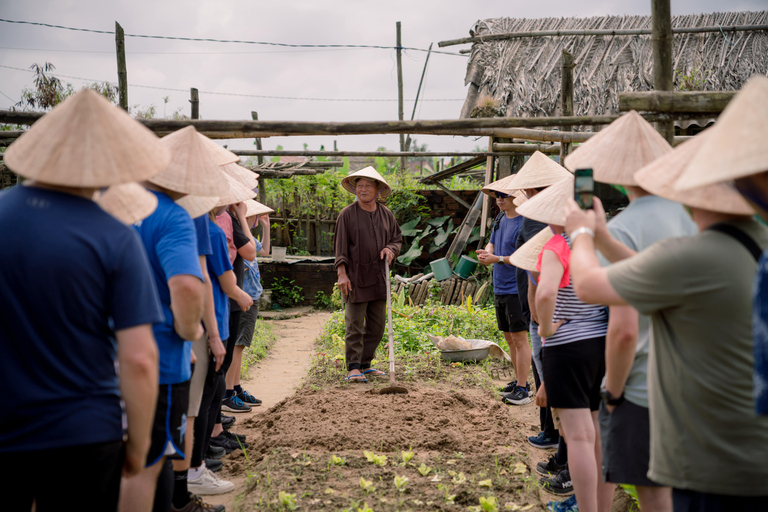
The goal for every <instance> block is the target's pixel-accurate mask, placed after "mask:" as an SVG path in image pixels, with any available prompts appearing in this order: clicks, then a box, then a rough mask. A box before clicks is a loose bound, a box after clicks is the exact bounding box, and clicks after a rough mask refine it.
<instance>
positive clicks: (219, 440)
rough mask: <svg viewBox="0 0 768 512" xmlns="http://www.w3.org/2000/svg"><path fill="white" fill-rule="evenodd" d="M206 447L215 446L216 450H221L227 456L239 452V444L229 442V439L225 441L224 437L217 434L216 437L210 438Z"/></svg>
mask: <svg viewBox="0 0 768 512" xmlns="http://www.w3.org/2000/svg"><path fill="white" fill-rule="evenodd" d="M208 446H216V447H218V448H222V449H223V450H224V451H225V452H226V453H227V455H229V454H230V453H232V452H233V451H235V450H239V449H240V445H239V444H237V443H233V442H232V441H230V440H229V439H227V438H226V437H224V436H223V435H221V434H219V435H218V436H216V437H212V438H211V439H210V440H209V441H208Z"/></svg>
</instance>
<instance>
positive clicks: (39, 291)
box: [0, 186, 163, 453]
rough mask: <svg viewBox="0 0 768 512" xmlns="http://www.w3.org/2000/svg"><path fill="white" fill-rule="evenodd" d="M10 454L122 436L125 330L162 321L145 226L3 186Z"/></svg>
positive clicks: (1, 440)
mask: <svg viewBox="0 0 768 512" xmlns="http://www.w3.org/2000/svg"><path fill="white" fill-rule="evenodd" d="M0 240H1V241H2V243H0V262H2V264H0V389H2V390H3V392H2V393H0V411H2V412H1V413H0V453H7V452H17V451H26V450H46V449H51V448H63V447H67V446H77V445H82V444H90V443H102V442H112V441H119V440H120V439H122V435H123V429H122V422H121V417H122V411H121V409H120V392H119V388H118V378H117V374H116V371H115V358H116V351H117V345H116V343H115V338H114V330H113V328H112V326H114V329H115V330H123V329H127V328H130V327H135V326H137V325H144V324H152V323H154V322H158V321H162V318H163V317H162V312H161V310H160V304H159V301H158V297H157V292H156V291H155V285H154V282H153V280H152V275H151V270H150V268H149V263H148V262H147V256H146V253H145V252H144V248H143V247H142V245H141V241H139V239H138V237H137V236H136V233H135V232H134V231H133V229H131V228H130V227H128V226H126V225H125V224H123V223H122V222H120V221H119V220H117V219H115V218H114V217H112V216H111V215H109V214H108V213H106V212H105V211H104V210H102V209H101V208H100V207H99V206H98V205H97V204H96V203H94V202H93V201H90V200H87V199H84V198H82V197H77V196H74V195H71V194H66V193H62V192H56V191H52V190H46V189H42V188H37V187H26V186H17V187H14V188H12V189H10V190H6V191H4V192H0Z"/></svg>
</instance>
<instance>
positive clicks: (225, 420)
mask: <svg viewBox="0 0 768 512" xmlns="http://www.w3.org/2000/svg"><path fill="white" fill-rule="evenodd" d="M235 421H237V420H236V419H235V417H234V416H227V415H226V414H222V415H221V426H222V427H224V428H226V429H229V427H231V426H232V425H234V424H235Z"/></svg>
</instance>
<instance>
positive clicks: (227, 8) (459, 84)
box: [0, 0, 768, 151]
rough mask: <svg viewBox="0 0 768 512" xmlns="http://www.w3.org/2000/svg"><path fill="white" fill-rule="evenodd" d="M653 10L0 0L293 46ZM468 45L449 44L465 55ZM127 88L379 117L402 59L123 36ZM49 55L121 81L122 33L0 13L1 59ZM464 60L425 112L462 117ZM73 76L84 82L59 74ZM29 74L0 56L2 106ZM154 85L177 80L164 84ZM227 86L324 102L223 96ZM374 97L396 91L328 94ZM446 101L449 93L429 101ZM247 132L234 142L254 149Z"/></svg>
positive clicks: (70, 69) (584, 2)
mask: <svg viewBox="0 0 768 512" xmlns="http://www.w3.org/2000/svg"><path fill="white" fill-rule="evenodd" d="M766 8H768V0H729V1H727V2H726V1H723V0H720V1H717V0H672V14H690V13H707V12H715V11H758V10H764V9H766ZM606 14H611V15H621V14H650V0H581V1H574V0H538V1H525V2H523V1H510V0H506V1H505V0H487V1H482V0H475V1H466V0H465V1H461V0H411V1H403V0H386V1H369V0H326V1H319V0H300V1H296V0H281V1H274V0H273V1H266V0H239V1H225V0H183V1H181V0H154V1H149V0H23V1H21V0H14V1H11V0H0V18H3V19H10V20H22V21H33V22H40V23H49V24H55V25H65V26H70V27H78V28H87V29H94V30H107V31H112V30H114V22H115V21H118V22H119V23H120V24H121V25H122V26H123V29H124V30H125V32H126V33H127V34H151V35H163V36H177V37H192V38H215V39H238V40H248V41H268V42H276V43H288V44H364V45H383V46H394V45H395V23H396V22H397V21H401V22H402V44H403V46H407V47H415V48H423V49H426V48H428V47H429V44H430V43H435V44H434V48H433V49H435V50H437V49H438V47H437V42H438V41H441V40H446V39H456V38H460V37H465V36H467V35H469V34H468V31H469V29H470V28H471V27H472V25H473V24H474V23H475V21H477V20H478V19H485V18H498V17H518V18H540V17H548V16H583V17H586V16H598V15H606ZM461 48H469V45H462V46H454V47H449V48H445V49H440V50H442V51H450V52H452V53H457V52H458V50H459V49H461ZM126 51H127V67H128V83H129V89H128V98H129V103H130V104H131V105H134V104H140V105H142V106H148V105H150V104H154V105H155V106H156V107H157V108H158V111H159V113H160V115H162V113H163V98H164V97H165V96H170V98H169V102H168V104H167V105H166V106H165V111H166V113H170V112H172V111H174V110H176V109H178V108H181V109H182V110H183V112H184V113H185V114H187V115H189V102H188V99H189V88H190V87H197V88H198V89H199V90H200V115H201V117H203V118H205V119H250V112H251V111H252V110H255V111H257V112H258V113H259V118H260V119H262V120H297V121H373V120H393V119H397V67H396V58H395V51H394V50H392V49H328V48H324V49H291V48H280V47H274V46H263V45H252V44H235V43H211V42H194V41H173V40H161V39H139V38H134V37H126ZM425 57H426V53H425V52H420V51H412V50H409V51H405V52H404V54H403V76H404V90H405V98H406V103H405V118H406V119H409V118H410V116H411V112H412V110H413V98H414V97H415V95H416V89H417V87H418V83H419V78H420V76H421V73H422V69H423V66H424V59H425ZM45 61H49V62H51V63H53V64H54V65H55V66H56V72H57V73H60V74H62V75H69V76H72V77H82V78H86V79H89V80H98V81H112V82H117V66H116V61H115V42H114V35H113V34H96V33H88V32H74V31H69V30H62V29H55V28H47V27H38V26H32V25H17V24H9V23H3V22H0V65H3V66H11V67H16V68H24V69H27V68H29V66H30V65H31V64H32V63H40V64H42V63H44V62H45ZM466 64H467V58H466V57H464V56H456V55H443V54H433V55H432V56H431V57H430V62H429V67H428V69H427V75H426V79H425V85H424V87H423V89H422V99H423V100H424V102H423V103H421V102H420V104H419V106H418V109H417V110H416V119H455V118H457V117H458V115H459V111H460V109H461V105H462V102H463V98H464V97H465V95H466V88H465V87H464V74H465V71H466ZM63 80H65V81H67V82H70V83H72V84H73V86H75V88H78V89H79V88H80V87H82V85H83V84H84V83H85V82H84V81H83V80H78V79H74V78H63ZM31 85H32V74H31V73H29V72H25V71H17V70H13V69H8V68H5V67H0V109H5V108H8V107H10V106H11V105H12V104H13V103H15V102H17V101H18V100H19V98H20V94H21V91H22V89H23V88H24V87H31ZM138 86H151V87H161V88H170V89H179V90H161V89H152V88H147V87H138ZM211 92H217V93H230V94H240V95H257V96H284V97H292V98H323V99H325V100H323V101H321V100H297V99H274V98H259V97H247V96H227V95H220V94H210V93H211ZM337 99H366V100H390V101H327V100H337ZM433 100H451V101H433ZM416 138H417V139H418V141H419V143H426V144H428V146H429V149H431V150H464V151H467V150H471V149H472V148H473V147H475V146H476V145H479V144H484V141H475V140H473V139H472V138H461V137H436V136H417V137H416ZM335 139H336V140H337V142H338V147H339V149H347V150H374V149H376V147H378V146H385V147H387V148H388V149H392V150H394V149H397V147H398V136H397V135H370V136H347V137H336V138H335ZM333 140H334V138H332V137H291V138H288V137H281V138H271V139H264V147H265V148H266V149H270V148H274V147H276V146H277V145H278V144H280V145H282V146H284V148H286V149H301V148H302V144H303V143H307V144H309V147H310V149H318V148H319V147H320V145H321V144H324V145H325V147H326V149H332V147H333ZM252 143H253V141H252V139H251V140H241V141H237V142H234V141H233V142H231V143H230V147H231V148H240V149H248V148H252Z"/></svg>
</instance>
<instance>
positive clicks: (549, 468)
mask: <svg viewBox="0 0 768 512" xmlns="http://www.w3.org/2000/svg"><path fill="white" fill-rule="evenodd" d="M567 467H568V463H567V462H566V463H565V464H558V463H557V461H556V460H555V456H554V455H552V456H551V457H550V458H549V460H548V461H547V462H539V463H538V464H536V472H537V473H538V474H540V475H541V476H546V477H551V476H552V475H557V474H558V473H560V472H561V471H562V470H564V469H565V468H567Z"/></svg>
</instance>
